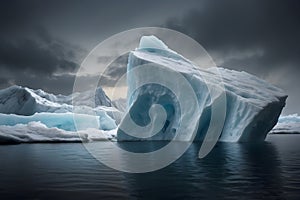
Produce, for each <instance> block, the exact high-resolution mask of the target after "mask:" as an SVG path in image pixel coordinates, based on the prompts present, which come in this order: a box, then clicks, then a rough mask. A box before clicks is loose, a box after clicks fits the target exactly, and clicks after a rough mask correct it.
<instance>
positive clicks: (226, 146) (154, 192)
mask: <svg viewBox="0 0 300 200" xmlns="http://www.w3.org/2000/svg"><path fill="white" fill-rule="evenodd" d="M199 148H200V144H196V143H195V144H193V145H192V146H191V147H190V149H189V150H188V152H187V153H186V154H185V155H184V156H183V157H181V158H180V159H179V160H177V161H176V162H175V163H173V164H172V165H170V166H168V167H166V168H164V169H162V170H159V171H157V172H151V173H147V174H126V180H127V181H128V184H129V186H128V188H134V191H133V193H136V192H137V191H138V192H137V194H138V197H142V198H146V197H151V198H154V199H155V198H169V197H170V196H171V197H172V198H179V199H180V198H209V199H211V198H213V199H216V198H217V199H220V198H222V199H226V198H228V199H232V198H233V197H236V199H240V198H241V197H244V198H246V199H258V198H262V197H264V198H267V197H268V196H269V197H270V198H271V199H272V198H274V197H277V198H280V197H282V198H283V193H282V186H281V182H282V180H281V176H280V162H279V159H278V154H277V152H276V149H275V148H274V146H273V145H272V144H270V143H267V142H265V143H263V144H236V143H218V144H217V146H216V147H215V148H214V150H213V151H212V152H211V153H210V154H209V155H208V156H207V157H205V158H204V159H201V160H200V159H197V155H198V151H199Z"/></svg>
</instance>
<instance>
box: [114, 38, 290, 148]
mask: <svg viewBox="0 0 300 200" xmlns="http://www.w3.org/2000/svg"><path fill="white" fill-rule="evenodd" d="M147 63H153V64H157V65H158V66H160V67H161V68H165V69H168V70H173V71H175V72H178V73H180V74H181V75H182V76H184V77H185V78H186V79H187V81H188V82H189V83H190V85H191V86H192V87H193V89H194V91H195V93H196V95H197V100H198V104H199V107H200V111H201V112H200V114H199V116H198V119H197V121H199V126H198V130H197V135H196V140H203V138H204V136H205V134H206V131H207V129H208V125H209V123H210V119H211V107H212V105H216V106H222V105H221V104H220V105H218V104H219V102H218V99H219V98H220V97H221V96H222V95H226V105H225V107H226V113H225V114H226V116H225V123H224V126H223V129H222V134H221V137H220V138H219V140H220V141H226V142H247V141H260V140H264V139H265V137H266V135H267V133H268V132H269V131H270V130H271V129H272V128H273V126H275V124H276V123H277V120H278V117H279V115H280V113H281V111H282V108H283V107H284V106H285V100H286V98H287V95H286V94H285V93H284V92H283V91H282V90H281V89H279V88H277V87H275V86H273V85H271V84H270V83H268V82H266V81H264V80H261V79H259V78H258V77H256V76H253V75H251V74H248V73H246V72H239V71H234V70H228V69H224V68H216V67H211V68H207V69H200V68H198V67H197V66H195V65H194V64H193V63H192V62H190V61H189V60H187V59H185V58H184V57H183V56H181V55H179V54H177V53H176V52H174V51H173V50H170V49H169V48H168V47H167V46H166V45H165V44H164V43H163V42H162V41H160V40H159V39H158V38H156V37H154V36H144V37H142V38H141V41H140V45H139V47H138V48H137V49H136V50H134V51H132V52H131V53H130V55H129V59H128V66H127V71H130V70H132V69H134V68H135V67H137V66H140V65H143V64H147ZM157 73H160V71H158V72H157ZM218 74H221V77H220V76H219V75H218ZM148 75H149V76H156V75H157V76H159V75H158V74H148ZM163 76H166V77H167V76H169V74H164V75H163ZM144 79H145V77H142V76H141V77H140V76H136V75H134V74H127V82H128V91H129V94H132V96H129V97H128V105H127V106H128V110H129V112H128V113H127V116H129V115H130V117H131V118H132V119H133V121H135V122H136V124H138V125H140V126H146V125H147V124H148V123H149V122H150V121H151V119H150V117H149V113H148V112H149V109H150V107H151V105H153V104H162V106H163V107H164V109H165V110H166V112H167V116H168V117H167V121H166V122H165V125H164V128H163V130H162V131H161V132H160V133H158V134H156V135H154V136H152V137H149V138H142V139H141V138H137V137H133V136H130V135H127V134H126V133H124V131H122V130H119V131H118V134H117V138H118V140H119V141H122V140H171V139H172V138H173V137H174V135H175V134H176V128H177V127H178V126H179V125H180V124H179V121H180V119H181V117H180V116H182V115H185V114H189V113H179V106H178V102H177V101H176V97H175V96H174V94H173V93H172V92H171V91H170V90H168V89H167V88H165V87H163V86H160V85H157V84H149V85H146V86H144V87H140V88H138V89H136V88H135V85H139V83H141V82H143V80H144ZM173 81H174V84H177V85H180V84H182V83H181V82H179V81H178V80H177V79H174V80H173ZM220 83H222V85H224V90H222V89H223V88H222V87H221V86H222V85H221V84H220ZM208 86H209V88H215V90H216V91H218V94H217V95H215V96H213V97H212V96H210V94H209V90H208ZM135 89H136V90H135ZM133 90H135V91H134V92H133ZM130 91H131V92H132V93H130ZM182 92H184V91H182ZM195 110H196V108H195ZM191 121H192V120H191ZM191 123H192V122H191ZM214 123H218V122H214ZM181 125H182V124H181ZM121 126H122V122H121V125H120V127H121ZM187 126H188V125H186V127H187Z"/></svg>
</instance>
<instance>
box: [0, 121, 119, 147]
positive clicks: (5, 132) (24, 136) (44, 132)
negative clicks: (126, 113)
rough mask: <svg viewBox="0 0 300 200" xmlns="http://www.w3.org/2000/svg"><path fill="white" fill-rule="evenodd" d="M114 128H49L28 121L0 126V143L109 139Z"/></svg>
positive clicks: (112, 136) (111, 137)
mask: <svg viewBox="0 0 300 200" xmlns="http://www.w3.org/2000/svg"><path fill="white" fill-rule="evenodd" d="M115 134H116V129H115V130H110V131H103V130H99V129H93V128H89V129H86V130H82V131H65V130H63V129H59V128H56V127H52V128H49V127H47V126H46V125H45V124H43V123H41V122H35V121H32V122H29V123H27V124H17V125H15V126H5V125H2V126H0V144H13V143H34V142H81V141H82V142H88V141H100V140H111V139H113V138H115Z"/></svg>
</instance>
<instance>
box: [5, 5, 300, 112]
mask: <svg viewBox="0 0 300 200" xmlns="http://www.w3.org/2000/svg"><path fill="white" fill-rule="evenodd" d="M299 19H300V1H296V0H281V1H278V0H224V1H217V0H204V1H203V0H195V1H193V0H190V1H189V0H184V1H183V0H181V1H178V0H164V1H161V0H160V1H158V0H152V1H143V0H127V1H121V0H119V1H115V0H109V1H76V0H72V1H71V0H70V1H48V2H46V1H38V0H36V1H31V0H26V1H22V0H20V1H1V3H0V27H1V28H0V30H1V31H0V88H5V87H7V86H9V85H12V84H17V85H23V86H29V87H31V88H42V89H44V90H46V91H48V92H53V93H64V94H66V93H70V92H71V91H72V87H73V81H74V73H76V70H77V69H78V67H79V65H80V63H81V62H82V60H83V59H84V58H85V56H87V54H88V52H89V51H90V50H92V49H93V47H95V46H96V45H97V44H98V43H99V42H101V41H103V40H104V39H106V38H108V37H109V36H111V35H113V34H116V33H118V32H121V31H125V30H128V29H132V28H137V27H145V26H160V27H167V28H171V29H175V30H178V31H181V32H183V33H185V34H187V35H189V36H191V37H192V38H194V39H195V40H197V41H198V42H199V43H200V44H201V45H202V46H203V47H204V48H205V49H206V50H207V51H208V52H209V54H210V55H211V56H212V57H213V59H214V60H215V62H216V63H217V64H218V65H220V66H223V67H226V68H231V69H235V70H243V71H247V72H249V73H252V74H255V75H256V76H259V77H261V78H263V79H265V80H267V81H269V82H271V83H273V84H275V85H277V86H279V87H281V88H282V89H284V90H285V91H286V93H287V94H288V95H289V98H288V101H287V106H286V108H285V109H284V113H285V114H289V113H295V112H298V113H300V106H299V105H298V103H299V98H300V93H299V87H300V77H298V76H299V74H300V73H299V72H300V66H299V65H300V47H299V45H300V20H299ZM121 60H122V59H121Z"/></svg>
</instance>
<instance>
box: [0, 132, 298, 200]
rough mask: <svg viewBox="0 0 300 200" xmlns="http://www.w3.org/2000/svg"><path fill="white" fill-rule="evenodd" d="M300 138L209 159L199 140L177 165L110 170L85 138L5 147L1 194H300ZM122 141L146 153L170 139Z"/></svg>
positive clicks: (241, 147) (224, 146) (242, 147)
mask: <svg viewBox="0 0 300 200" xmlns="http://www.w3.org/2000/svg"><path fill="white" fill-rule="evenodd" d="M283 140H285V141H288V140H291V141H290V142H285V143H283V142H282V141H283ZM299 141H300V136H293V137H292V136H284V138H283V137H280V138H278V137H273V139H271V140H268V142H264V143H261V144H236V143H218V144H217V145H216V147H215V148H214V149H213V151H212V152H211V153H210V154H209V155H208V156H207V157H205V158H204V159H198V158H197V156H198V151H199V148H200V144H197V143H193V144H192V145H191V147H190V148H189V149H188V151H187V152H186V153H185V154H184V155H183V156H182V157H181V158H179V159H178V160H176V161H175V162H174V163H173V164H171V165H169V166H168V167H166V168H163V169H161V170H158V171H155V172H150V173H144V174H128V173H122V172H118V171H116V170H113V169H110V168H108V167H106V166H104V165H103V164H101V163H99V162H98V161H97V160H95V159H94V158H93V157H92V156H91V155H90V154H89V153H88V152H87V151H86V150H85V149H84V147H83V145H81V144H24V145H14V146H0V155H1V156H0V163H1V165H0V197H1V199H25V198H29V199H43V198H53V199H57V198H59V199H65V198H68V199H70V198H72V199H80V198H81V199H82V198H84V199H91V198H92V199H95V198H98V199H100V198H106V197H112V198H118V199H132V198H138V199H140V198H143V199H188V198H194V199H204V198H206V199H299V194H298V193H299V188H300V173H299V172H300V159H299V158H300V147H299V145H298V143H299ZM286 144H288V145H286ZM91 145H105V142H98V143H93V144H91ZM118 145H121V146H122V148H124V149H128V150H131V151H134V152H144V151H149V150H155V149H157V148H158V147H161V146H163V145H165V143H159V142H155V143H153V142H152V143H147V142H143V143H139V142H127V143H122V144H118ZM108 147H109V145H108ZM104 149H105V148H104ZM109 151H110V149H109V148H108V149H106V150H105V151H103V153H104V154H107V153H109ZM115 156H117V155H115ZM115 159H117V157H115ZM128 162H130V161H128Z"/></svg>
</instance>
